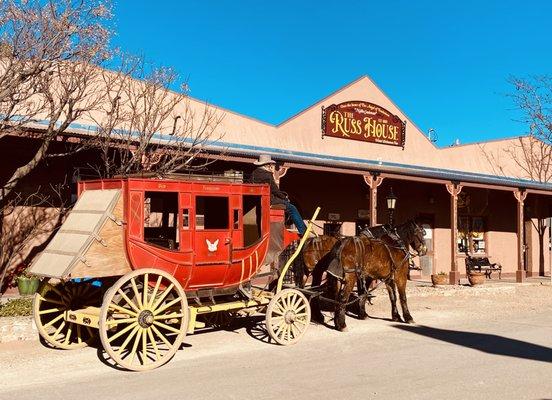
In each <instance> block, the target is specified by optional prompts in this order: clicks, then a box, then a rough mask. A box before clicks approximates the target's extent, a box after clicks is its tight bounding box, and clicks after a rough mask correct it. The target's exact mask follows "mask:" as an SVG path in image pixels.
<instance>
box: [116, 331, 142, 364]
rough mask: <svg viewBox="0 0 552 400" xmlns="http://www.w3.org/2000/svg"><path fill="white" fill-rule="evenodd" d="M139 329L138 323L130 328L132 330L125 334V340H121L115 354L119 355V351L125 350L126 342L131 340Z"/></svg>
mask: <svg viewBox="0 0 552 400" xmlns="http://www.w3.org/2000/svg"><path fill="white" fill-rule="evenodd" d="M139 330H140V327H139V326H138V324H136V326H135V327H134V328H133V329H132V331H131V332H130V334H129V335H128V336H127V338H126V339H125V341H124V342H123V344H122V345H121V347H119V349H118V350H117V355H119V356H120V355H121V353H122V352H123V351H124V350H126V347H127V346H128V344H129V343H130V341H131V340H132V338H133V337H134V335H136V333H137V332H138V331H139Z"/></svg>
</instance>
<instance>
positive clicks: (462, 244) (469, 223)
mask: <svg viewBox="0 0 552 400" xmlns="http://www.w3.org/2000/svg"><path fill="white" fill-rule="evenodd" d="M485 232H486V230H485V222H484V220H483V217H476V216H471V215H461V216H459V217H458V252H460V253H466V254H486V253H487V241H486V238H485V236H486V235H485Z"/></svg>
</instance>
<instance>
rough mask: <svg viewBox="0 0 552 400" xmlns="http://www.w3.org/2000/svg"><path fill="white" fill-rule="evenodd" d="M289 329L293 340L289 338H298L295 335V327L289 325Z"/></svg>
mask: <svg viewBox="0 0 552 400" xmlns="http://www.w3.org/2000/svg"><path fill="white" fill-rule="evenodd" d="M289 328H290V332H291V333H292V334H293V338H290V339H295V338H296V337H297V336H299V335H298V334H297V331H296V330H295V329H296V328H295V325H294V324H291V325H290V326H289Z"/></svg>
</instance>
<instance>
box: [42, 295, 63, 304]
mask: <svg viewBox="0 0 552 400" xmlns="http://www.w3.org/2000/svg"><path fill="white" fill-rule="evenodd" d="M40 297H42V296H40ZM42 300H43V301H45V302H47V303H52V304H57V305H59V306H65V303H64V302H63V301H61V300H54V299H50V298H48V297H42Z"/></svg>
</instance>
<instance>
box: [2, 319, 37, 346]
mask: <svg viewBox="0 0 552 400" xmlns="http://www.w3.org/2000/svg"><path fill="white" fill-rule="evenodd" d="M37 339H38V331H37V329H36V325H35V323H34V321H33V319H32V317H30V316H28V317H2V318H0V343H7V342H14V341H23V340H37Z"/></svg>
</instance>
